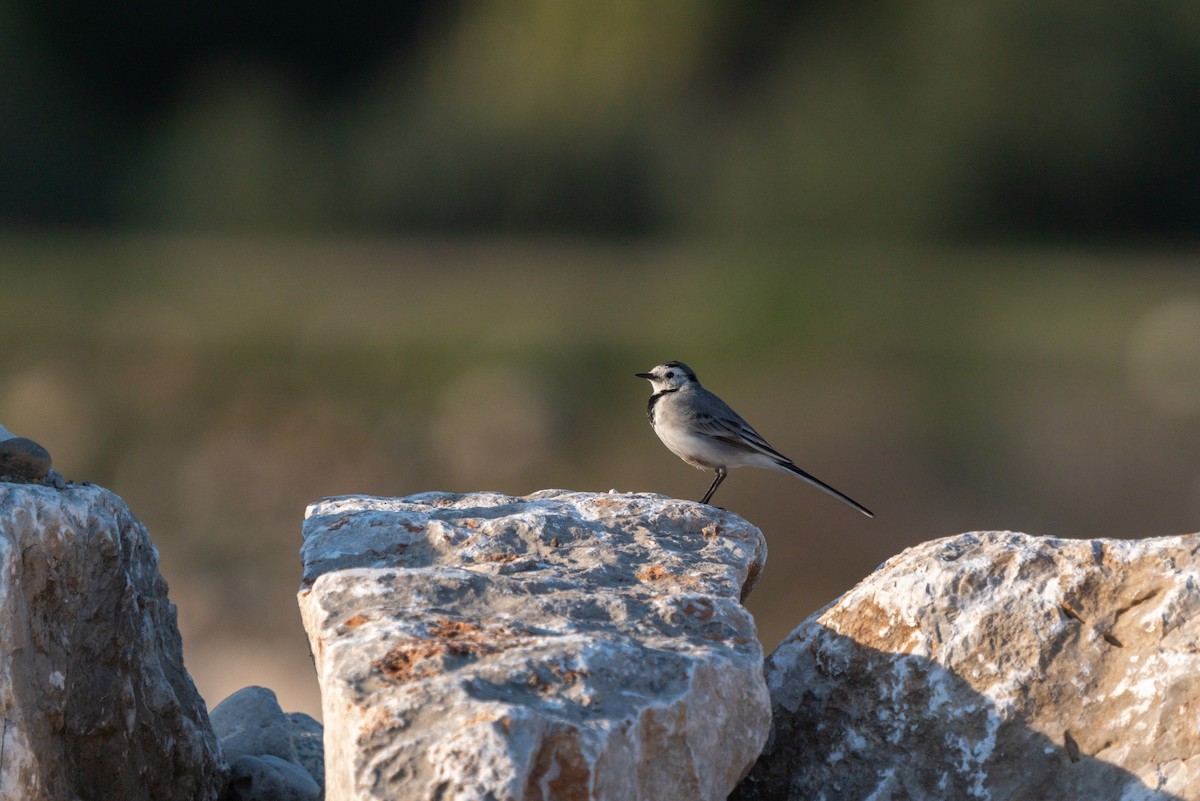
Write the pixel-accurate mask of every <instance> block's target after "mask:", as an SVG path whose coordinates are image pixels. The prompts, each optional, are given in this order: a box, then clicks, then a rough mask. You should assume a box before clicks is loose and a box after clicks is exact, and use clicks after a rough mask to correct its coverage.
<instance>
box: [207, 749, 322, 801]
mask: <svg viewBox="0 0 1200 801" xmlns="http://www.w3.org/2000/svg"><path fill="white" fill-rule="evenodd" d="M320 798H321V788H320V787H319V786H318V785H317V783H316V782H315V781H314V780H313V777H312V776H310V775H309V774H308V771H306V770H304V769H303V768H301V767H300V766H299V765H295V764H293V763H291V762H288V761H287V760H286V759H280V758H279V757H277V756H272V755H271V754H263V755H262V756H250V755H242V756H239V757H236V758H234V759H233V760H232V761H231V762H230V765H229V785H228V787H227V788H226V790H225V795H224V796H222V798H221V801H319V799H320Z"/></svg>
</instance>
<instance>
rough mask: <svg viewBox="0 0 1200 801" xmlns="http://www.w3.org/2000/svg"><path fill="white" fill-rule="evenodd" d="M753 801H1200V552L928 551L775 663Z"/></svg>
mask: <svg viewBox="0 0 1200 801" xmlns="http://www.w3.org/2000/svg"><path fill="white" fill-rule="evenodd" d="M767 677H768V683H769V684H770V688H771V698H772V704H773V711H774V718H775V719H774V728H773V730H772V734H771V740H770V742H769V743H768V745H767V748H766V751H765V752H764V754H763V757H762V758H761V759H760V761H759V763H758V764H757V765H756V766H755V768H754V771H753V772H752V773H751V775H750V777H749V778H748V779H747V780H746V781H745V782H744V783H743V784H742V785H741V786H740V787H739V788H738V792H737V793H736V794H735V795H734V796H733V797H734V798H736V799H741V800H742V801H747V800H748V799H771V800H772V801H776V800H777V799H809V798H814V799H815V798H822V799H826V801H841V800H842V799H863V798H868V797H870V798H879V799H883V798H927V799H991V801H1004V800H1005V799H1013V800H1014V801H1016V800H1017V799H1043V798H1044V799H1075V798H1079V799H1084V798H1086V799H1089V801H1109V800H1111V801H1117V800H1118V799H1121V800H1122V801H1135V799H1170V798H1182V799H1200V725H1198V723H1197V721H1198V720H1200V717H1198V715H1200V712H1198V710H1200V536H1196V535H1192V536H1184V537H1164V538H1159V539H1148V540H1135V541H1125V540H1059V539H1039V538H1034V537H1029V536H1026V535H1024V534H1014V533H1009V532H986V533H972V534H963V535H960V536H957V537H951V538H948V539H943V540H937V541H934V542H929V543H925V544H924V545H920V546H917V547H915V548H910V549H909V550H907V551H905V552H904V553H902V554H900V555H899V556H896V557H894V558H892V559H891V560H889V561H888V562H887V563H885V564H884V565H883V566H882V567H881V568H880V569H879V570H877V571H876V572H875V573H874V574H873V575H871V576H870V577H868V578H867V579H866V580H864V581H863V582H862V583H861V584H859V585H858V586H857V587H855V588H854V589H853V590H851V591H850V592H849V593H847V594H846V595H844V596H843V597H842V598H841V599H839V600H838V601H837V602H836V603H834V604H832V605H831V606H829V607H827V608H826V609H824V610H822V611H821V612H819V613H817V614H816V615H815V616H813V617H811V618H809V619H808V620H807V621H805V622H804V623H803V624H802V625H801V626H800V627H799V628H797V629H796V630H795V631H794V632H793V633H792V634H791V635H790V636H789V637H788V638H787V639H786V640H785V641H784V642H783V643H782V644H781V645H780V646H779V648H778V649H777V650H776V651H775V653H774V654H772V655H771V657H770V659H769V660H768V662H767Z"/></svg>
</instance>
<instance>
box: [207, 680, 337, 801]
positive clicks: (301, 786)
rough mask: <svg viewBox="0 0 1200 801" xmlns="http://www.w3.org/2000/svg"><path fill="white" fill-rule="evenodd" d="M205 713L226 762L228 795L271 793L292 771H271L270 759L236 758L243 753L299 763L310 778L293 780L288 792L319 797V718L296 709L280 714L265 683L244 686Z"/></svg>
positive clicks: (248, 796)
mask: <svg viewBox="0 0 1200 801" xmlns="http://www.w3.org/2000/svg"><path fill="white" fill-rule="evenodd" d="M209 717H210V718H211V719H212V726H213V731H214V732H216V735H217V740H218V741H219V742H220V744H221V754H222V755H223V756H224V757H225V761H226V762H228V763H229V765H230V777H229V787H230V791H231V794H230V798H234V797H236V798H239V799H243V801H250V799H257V798H262V799H271V798H274V797H276V796H277V795H278V788H277V785H279V784H280V783H281V782H286V780H287V779H288V777H289V776H294V775H295V774H294V773H293V772H291V771H280V770H276V769H275V767H277V766H273V763H271V762H270V761H269V760H268V762H267V763H263V761H262V760H261V759H257V760H249V761H243V762H239V761H238V760H239V758H240V757H243V756H250V757H265V756H271V757H275V758H277V759H281V760H283V761H285V762H288V763H290V764H292V765H294V766H296V767H298V768H300V769H301V770H302V771H303V772H304V773H305V774H306V775H307V777H308V779H309V781H298V782H293V786H291V787H290V789H289V791H288V795H289V797H291V796H294V797H296V798H308V797H309V795H308V794H309V793H311V797H312V798H314V799H315V798H318V797H319V796H320V787H321V785H322V784H323V783H324V781H325V766H324V754H323V753H322V746H321V734H322V731H321V724H320V723H318V722H317V721H315V720H313V719H312V718H311V717H309V716H308V715H304V714H301V713H298V712H292V713H290V714H289V713H285V712H284V711H283V710H282V709H281V708H280V707H279V701H278V700H277V699H276V698H275V693H274V692H272V691H271V690H269V689H267V688H266V687H243V688H242V689H240V690H238V691H237V692H235V693H234V694H233V695H231V696H229V697H228V698H226V699H225V700H224V701H222V702H221V703H219V704H217V706H216V708H215V709H213V711H212V713H211V714H210V716H209ZM313 788H315V789H313Z"/></svg>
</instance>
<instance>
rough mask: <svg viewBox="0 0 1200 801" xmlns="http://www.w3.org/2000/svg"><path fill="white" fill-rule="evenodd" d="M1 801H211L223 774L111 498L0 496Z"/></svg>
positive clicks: (153, 577) (159, 602)
mask: <svg viewBox="0 0 1200 801" xmlns="http://www.w3.org/2000/svg"><path fill="white" fill-rule="evenodd" d="M0 721H2V724H3V728H2V732H3V733H2V735H0V754H2V758H0V798H4V799H10V798H11V799H18V798H19V799H22V801H61V800H62V799H80V800H81V801H90V800H91V799H97V801H100V800H102V799H122V801H139V800H140V799H146V800H147V801H150V800H151V799H152V800H153V801H164V800H165V799H180V800H181V801H182V800H183V799H187V801H198V800H199V801H204V800H206V799H214V798H216V797H217V795H218V793H219V792H220V789H221V787H223V785H224V768H223V765H222V763H221V759H220V752H219V751H218V748H217V742H216V737H215V736H214V734H213V732H212V728H211V727H210V725H209V722H208V715H207V714H206V713H205V708H204V702H203V700H202V699H201V698H200V696H199V694H198V693H197V692H196V688H195V686H194V685H193V684H192V681H191V679H190V677H189V676H188V675H187V672H186V671H185V670H184V667H183V658H182V648H181V643H180V638H179V631H178V629H177V627H176V618H175V607H174V605H173V604H172V603H171V602H170V601H169V600H168V599H167V586H166V583H165V582H164V581H163V578H162V576H161V575H160V574H159V572H158V554H157V552H156V551H155V548H154V545H153V544H152V543H151V541H150V537H149V535H148V534H147V533H146V529H145V528H144V527H143V526H142V525H141V523H139V522H138V521H137V519H136V518H135V517H134V516H133V515H132V514H131V513H130V512H129V510H128V509H127V508H126V506H125V504H124V503H123V502H122V501H121V499H120V498H118V497H117V496H116V495H114V494H112V493H111V492H108V491H107V490H104V489H101V488H99V487H94V486H86V487H85V486H72V487H69V488H67V489H65V490H63V491H56V490H53V489H51V488H49V487H45V486H40V485H36V484H0Z"/></svg>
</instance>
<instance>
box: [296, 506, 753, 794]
mask: <svg viewBox="0 0 1200 801" xmlns="http://www.w3.org/2000/svg"><path fill="white" fill-rule="evenodd" d="M302 557H303V565H304V573H303V584H302V586H301V589H300V594H299V599H300V607H301V613H302V617H303V620H304V624H305V628H306V629H307V631H308V635H309V641H310V643H311V646H312V651H313V654H314V657H315V660H316V666H317V674H318V679H319V681H320V684H321V690H322V706H323V710H324V718H325V721H324V722H325V755H326V781H327V783H326V797H327V798H328V799H329V800H330V801H349V800H350V799H356V800H358V799H441V801H455V800H462V801H465V800H466V799H482V798H493V799H497V800H504V801H508V800H512V799H529V800H530V801H533V800H534V799H540V800H541V801H550V800H551V799H628V800H629V801H635V800H636V799H646V800H647V801H651V800H652V801H671V800H672V799H688V801H701V800H702V799H713V800H714V801H715V800H716V799H724V798H725V797H726V796H727V795H728V793H729V792H730V790H732V789H733V787H734V785H735V784H736V783H737V781H738V779H740V778H741V777H742V776H743V775H744V773H745V772H746V770H748V768H749V766H750V765H751V764H752V763H753V762H754V759H755V757H756V756H757V755H758V753H759V750H760V749H761V747H762V744H763V742H764V740H765V738H766V734H767V731H768V728H769V725H770V715H769V704H768V698H767V694H766V687H765V684H764V681H763V676H762V661H761V660H762V652H761V649H760V646H759V644H758V641H757V639H756V638H755V629H754V623H753V620H752V618H751V617H750V615H749V613H748V612H747V611H746V610H745V608H743V607H742V605H741V603H740V602H739V598H741V597H744V596H745V594H746V593H747V592H748V591H749V589H750V587H751V586H752V585H753V583H754V580H755V578H756V577H757V575H758V572H759V570H761V568H762V565H763V562H764V560H765V557H766V545H765V542H764V540H763V536H762V534H761V532H759V531H758V529H756V528H754V527H753V526H751V525H749V524H748V523H746V522H745V521H743V520H741V519H740V518H738V517H736V516H735V515H732V514H729V513H728V512H724V511H721V510H719V509H715V508H713V507H710V506H703V505H700V504H697V503H692V502H688V501H677V500H672V499H668V498H665V497H663V496H659V495H618V494H615V493H610V494H590V493H572V492H566V491H561V490H546V491H543V492H538V493H535V494H533V495H530V496H527V497H512V496H508V495H501V494H497V493H476V494H469V495H455V494H450V493H440V492H430V493H423V494H420V495H414V496H411V497H408V498H400V499H395V498H373V497H341V498H330V499H326V500H323V501H320V502H318V503H315V504H313V505H312V506H310V507H309V509H308V514H307V519H306V521H305V525H304V545H303V549H302Z"/></svg>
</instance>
